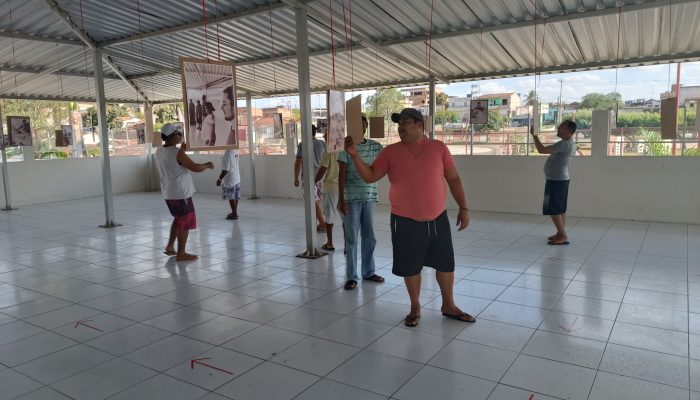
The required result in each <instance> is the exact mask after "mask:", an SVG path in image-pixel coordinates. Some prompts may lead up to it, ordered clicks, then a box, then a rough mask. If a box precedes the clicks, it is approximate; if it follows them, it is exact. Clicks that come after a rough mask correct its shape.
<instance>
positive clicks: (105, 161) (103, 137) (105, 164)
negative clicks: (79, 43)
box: [93, 49, 117, 228]
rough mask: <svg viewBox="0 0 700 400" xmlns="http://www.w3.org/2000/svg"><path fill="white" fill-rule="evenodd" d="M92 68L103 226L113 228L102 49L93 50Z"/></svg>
mask: <svg viewBox="0 0 700 400" xmlns="http://www.w3.org/2000/svg"><path fill="white" fill-rule="evenodd" d="M93 67H94V68H93V69H94V71H95V99H96V100H97V124H98V125H99V128H100V141H101V142H102V190H103V194H104V201H105V224H104V225H101V227H103V228H113V227H115V226H117V224H115V223H114V202H113V199H112V171H111V168H110V165H109V129H108V127H107V108H106V103H105V81H104V72H103V71H102V51H101V50H99V49H95V50H94V51H93Z"/></svg>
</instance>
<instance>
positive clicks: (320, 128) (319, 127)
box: [316, 118, 328, 135]
mask: <svg viewBox="0 0 700 400" xmlns="http://www.w3.org/2000/svg"><path fill="white" fill-rule="evenodd" d="M327 131H328V119H326V118H320V119H318V120H317V121H316V133H318V134H321V135H325V134H326V132H327Z"/></svg>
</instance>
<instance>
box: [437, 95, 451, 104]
mask: <svg viewBox="0 0 700 400" xmlns="http://www.w3.org/2000/svg"><path fill="white" fill-rule="evenodd" d="M448 99H449V96H448V95H447V93H438V94H436V95H435V104H437V105H439V106H441V105H445V107H447V101H448Z"/></svg>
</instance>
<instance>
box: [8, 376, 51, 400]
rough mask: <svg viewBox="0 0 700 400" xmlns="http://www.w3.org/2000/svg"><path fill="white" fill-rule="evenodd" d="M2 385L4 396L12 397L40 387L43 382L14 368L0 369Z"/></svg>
mask: <svg viewBox="0 0 700 400" xmlns="http://www.w3.org/2000/svg"><path fill="white" fill-rule="evenodd" d="M0 387H1V388H2V395H3V397H5V398H7V399H12V398H15V397H17V396H20V395H23V394H25V393H27V392H31V391H33V390H35V389H38V388H40V387H41V384H40V383H39V382H36V381H34V380H32V379H29V378H27V377H26V376H24V375H22V374H20V373H18V372H16V371H14V370H12V369H6V370H4V371H0Z"/></svg>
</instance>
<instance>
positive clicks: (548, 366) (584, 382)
mask: <svg viewBox="0 0 700 400" xmlns="http://www.w3.org/2000/svg"><path fill="white" fill-rule="evenodd" d="M594 378H595V370H593V369H588V368H583V367H578V366H574V365H570V364H564V363H560V362H556V361H550V360H545V359H543V358H538V357H532V356H526V355H520V356H518V358H517V360H515V362H514V363H513V366H512V367H511V368H510V369H509V370H508V373H506V375H505V376H504V377H503V380H501V383H504V384H506V385H510V386H515V387H517V388H521V389H525V390H532V391H534V392H537V393H544V394H546V395H549V396H554V397H560V398H567V399H571V400H585V399H586V398H587V397H588V392H589V390H590V388H591V385H593V379H594Z"/></svg>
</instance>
